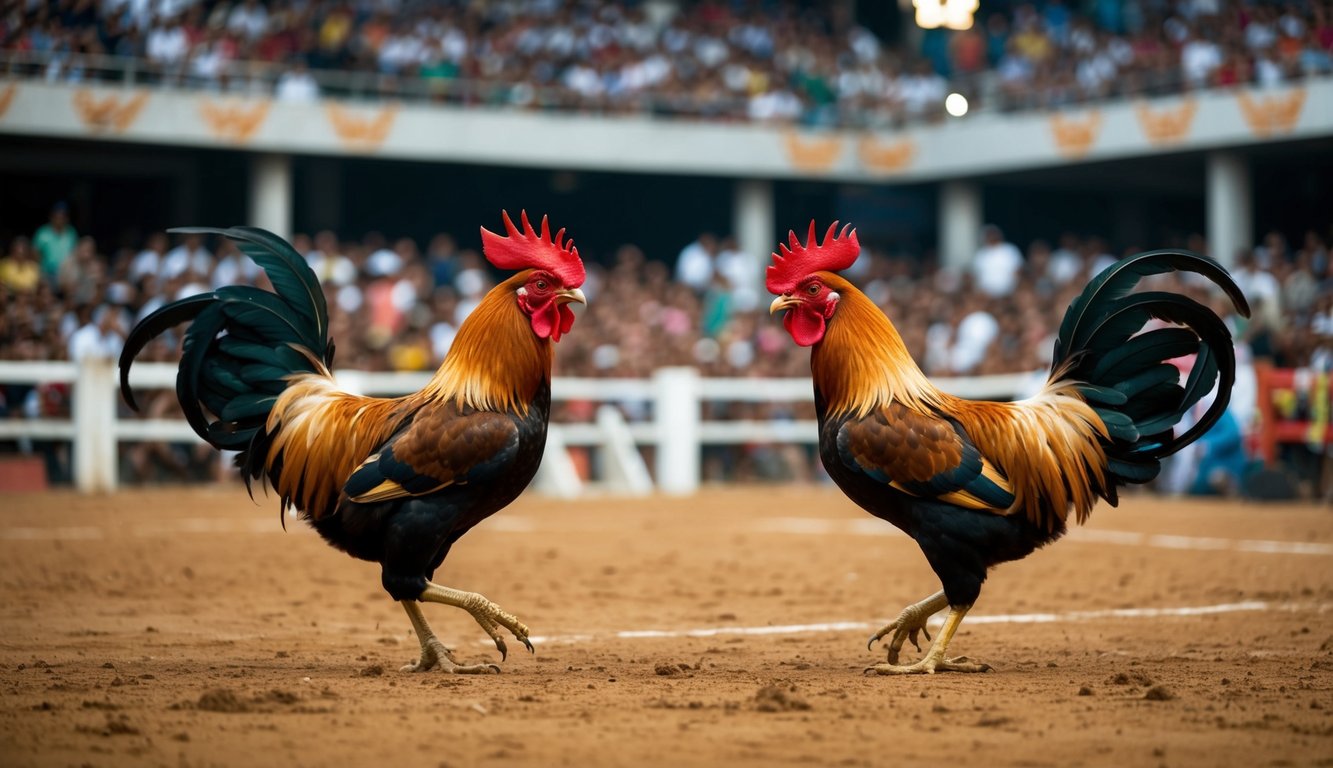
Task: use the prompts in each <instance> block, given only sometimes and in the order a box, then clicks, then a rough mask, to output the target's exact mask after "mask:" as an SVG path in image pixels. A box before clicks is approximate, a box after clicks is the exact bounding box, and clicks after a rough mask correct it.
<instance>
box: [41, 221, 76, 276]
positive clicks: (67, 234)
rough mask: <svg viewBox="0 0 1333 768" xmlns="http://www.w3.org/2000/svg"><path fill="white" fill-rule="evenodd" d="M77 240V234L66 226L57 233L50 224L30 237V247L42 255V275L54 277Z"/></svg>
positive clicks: (44, 225)
mask: <svg viewBox="0 0 1333 768" xmlns="http://www.w3.org/2000/svg"><path fill="white" fill-rule="evenodd" d="M78 239H79V233H78V232H75V231H74V227H71V226H70V225H68V224H66V225H65V229H64V231H61V232H57V231H56V228H55V227H53V226H51V225H50V224H43V225H42V227H41V229H38V230H37V234H35V235H33V236H32V247H33V248H36V249H37V252H38V253H40V254H41V255H42V273H43V274H45V275H46V276H48V277H55V276H56V273H57V272H59V271H60V265H61V264H62V263H64V261H65V259H66V257H68V256H69V254H70V251H73V250H74V244H75V243H76V242H78Z"/></svg>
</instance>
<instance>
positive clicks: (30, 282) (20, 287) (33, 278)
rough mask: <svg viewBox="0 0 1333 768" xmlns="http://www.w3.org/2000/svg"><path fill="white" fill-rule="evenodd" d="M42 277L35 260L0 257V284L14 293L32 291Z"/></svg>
mask: <svg viewBox="0 0 1333 768" xmlns="http://www.w3.org/2000/svg"><path fill="white" fill-rule="evenodd" d="M41 279H42V273H41V270H40V269H38V268H37V262H35V261H17V260H15V259H0V284H4V285H5V286H6V287H7V288H9V289H11V290H13V291H15V292H16V293H32V292H33V291H35V290H37V283H39V282H40V281H41Z"/></svg>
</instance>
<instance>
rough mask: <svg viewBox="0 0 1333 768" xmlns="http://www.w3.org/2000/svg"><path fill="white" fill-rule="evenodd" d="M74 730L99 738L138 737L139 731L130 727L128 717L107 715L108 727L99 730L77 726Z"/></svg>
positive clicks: (87, 726)
mask: <svg viewBox="0 0 1333 768" xmlns="http://www.w3.org/2000/svg"><path fill="white" fill-rule="evenodd" d="M74 730H76V731H78V732H79V733H91V734H94V735H97V736H138V735H139V729H138V728H135V727H134V726H133V725H130V719H129V717H128V716H126V715H121V716H120V717H113V716H111V715H107V717H106V725H105V726H103V727H101V728H98V727H97V726H93V725H77V726H75V727H74Z"/></svg>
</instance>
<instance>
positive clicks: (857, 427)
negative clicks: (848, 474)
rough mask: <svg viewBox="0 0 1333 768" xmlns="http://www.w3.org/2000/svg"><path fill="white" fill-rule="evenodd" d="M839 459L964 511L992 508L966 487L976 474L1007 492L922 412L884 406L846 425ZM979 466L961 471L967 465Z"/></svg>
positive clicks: (944, 422) (943, 424) (995, 474)
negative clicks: (845, 458) (954, 505)
mask: <svg viewBox="0 0 1333 768" xmlns="http://www.w3.org/2000/svg"><path fill="white" fill-rule="evenodd" d="M841 435H842V437H841V439H842V440H844V441H845V445H843V446H841V450H842V451H843V452H844V454H845V455H846V456H847V457H848V458H850V459H851V460H852V461H854V462H855V464H856V465H857V466H858V467H860V468H861V470H862V471H864V472H866V473H867V474H870V475H871V476H872V477H876V478H877V479H879V480H881V481H883V482H887V483H888V484H889V485H890V486H892V487H894V488H897V489H898V490H900V491H903V492H904V493H909V494H912V495H914V496H925V495H930V496H933V497H935V498H938V499H940V500H941V501H945V502H948V503H951V504H957V505H958V506H963V507H968V508H970V509H993V508H995V506H996V505H995V503H994V502H993V501H986V500H984V499H982V498H980V497H979V496H978V495H977V493H975V492H973V490H970V489H969V488H968V487H967V486H969V485H970V484H972V483H973V482H974V481H975V479H976V476H977V474H978V473H979V474H980V475H982V476H983V477H985V478H986V479H987V480H990V481H991V482H993V483H994V484H995V485H996V486H998V487H999V489H1000V491H1002V492H1005V493H1012V491H1011V489H1010V487H1009V484H1008V481H1007V480H1006V479H1005V477H1004V476H1003V474H1002V473H1001V472H1000V471H999V470H998V469H996V468H995V467H994V466H993V465H992V464H991V463H990V462H989V461H988V460H986V459H985V458H984V457H978V456H977V455H976V453H975V451H973V452H972V454H971V456H970V457H969V456H968V455H967V453H968V446H967V445H966V444H965V443H964V438H963V436H962V435H960V434H959V433H958V430H956V429H955V428H954V425H953V424H952V423H950V422H949V420H948V419H945V418H943V417H941V416H939V415H935V414H929V413H922V412H920V411H917V410H914V409H912V408H910V407H908V406H906V405H903V404H901V403H890V404H889V405H887V406H884V407H882V408H879V409H876V410H875V411H873V412H871V413H870V414H867V416H866V417H865V418H861V419H853V420H849V421H848V422H847V423H846V424H844V426H843V427H842V430H841ZM969 460H970V461H972V462H979V463H974V464H971V465H970V466H965V465H967V464H968V462H969Z"/></svg>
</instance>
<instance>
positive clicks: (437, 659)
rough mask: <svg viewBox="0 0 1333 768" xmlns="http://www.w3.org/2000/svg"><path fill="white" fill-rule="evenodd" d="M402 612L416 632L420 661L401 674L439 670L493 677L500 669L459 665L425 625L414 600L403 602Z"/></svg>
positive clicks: (491, 665)
mask: <svg viewBox="0 0 1333 768" xmlns="http://www.w3.org/2000/svg"><path fill="white" fill-rule="evenodd" d="M402 603H403V610H405V611H407V618H409V619H411V620H412V629H414V630H416V633H417V639H418V640H420V641H421V659H420V660H419V661H416V662H413V663H411V664H408V665H407V666H405V667H403V668H402V671H403V672H427V671H429V670H432V669H436V668H439V669H441V670H443V671H445V672H449V673H451V674H455V675H494V674H497V673H499V671H500V668H499V667H497V666H496V665H494V664H469V665H464V664H459V663H458V660H457V659H455V658H454V655H453V654H452V653H450V652H449V649H448V648H447V647H445V645H444V643H442V642H440V639H439V638H438V637H436V636H435V633H434V632H432V631H431V629H430V625H429V624H427V623H426V615H425V614H424V613H422V612H421V605H420V604H419V603H417V601H415V600H403V601H402Z"/></svg>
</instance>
